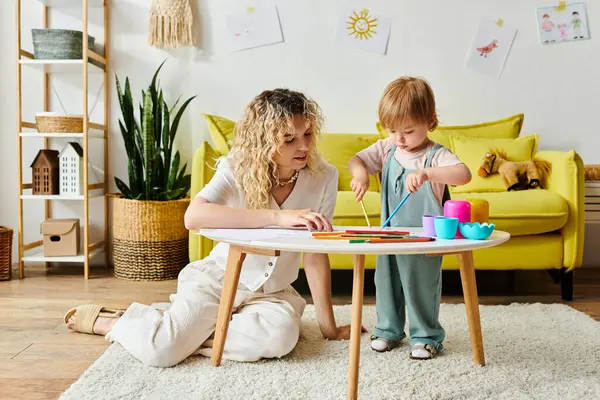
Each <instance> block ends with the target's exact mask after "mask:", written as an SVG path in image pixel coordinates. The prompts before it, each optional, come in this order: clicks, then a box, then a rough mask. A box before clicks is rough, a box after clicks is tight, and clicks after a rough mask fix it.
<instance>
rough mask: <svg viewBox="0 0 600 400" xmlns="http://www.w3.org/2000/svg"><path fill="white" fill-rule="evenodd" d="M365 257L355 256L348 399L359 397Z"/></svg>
mask: <svg viewBox="0 0 600 400" xmlns="http://www.w3.org/2000/svg"><path fill="white" fill-rule="evenodd" d="M364 281H365V256H364V255H362V254H360V255H355V256H354V278H353V284H352V322H351V327H350V362H349V365H348V399H356V398H357V397H358V367H359V363H360V335H361V327H362V307H363V289H364V283H365V282H364Z"/></svg>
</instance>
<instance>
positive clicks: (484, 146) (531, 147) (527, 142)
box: [450, 134, 538, 193]
mask: <svg viewBox="0 0 600 400" xmlns="http://www.w3.org/2000/svg"><path fill="white" fill-rule="evenodd" d="M537 145H538V135H536V134H531V135H527V136H521V137H519V138H516V139H488V138H485V139H482V138H474V137H466V136H457V135H451V136H450V146H451V147H450V150H452V152H453V153H454V154H456V156H457V157H458V158H459V159H460V160H461V161H462V162H464V163H465V164H466V165H467V167H469V170H470V171H471V182H469V183H467V184H466V185H461V186H456V187H451V188H450V192H452V193H470V192H505V191H506V186H505V185H504V183H503V181H502V177H501V176H500V174H498V173H496V174H493V175H490V176H486V177H485V178H482V177H481V176H479V175H478V174H477V171H478V169H479V167H480V166H481V163H482V161H483V158H484V156H485V154H486V153H487V152H489V151H491V150H502V151H504V152H505V153H506V157H507V158H508V159H509V160H511V161H529V160H531V159H533V156H534V155H535V153H536V151H537Z"/></svg>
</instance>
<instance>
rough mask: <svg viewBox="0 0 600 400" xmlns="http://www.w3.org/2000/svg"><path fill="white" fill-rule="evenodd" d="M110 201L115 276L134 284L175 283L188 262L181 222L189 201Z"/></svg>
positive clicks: (183, 228)
mask: <svg viewBox="0 0 600 400" xmlns="http://www.w3.org/2000/svg"><path fill="white" fill-rule="evenodd" d="M108 196H109V197H110V198H112V199H113V213H112V229H113V257H114V267H115V270H114V274H115V276H116V277H117V278H122V279H128V280H137V281H159V280H167V279H175V278H177V276H178V275H179V271H181V269H182V268H183V267H185V265H186V264H187V263H188V262H189V255H188V231H187V229H186V228H185V225H184V222H183V219H184V215H185V210H186V209H187V207H188V205H189V203H190V199H180V200H172V201H146V200H144V201H139V200H130V199H125V198H123V197H122V196H121V195H120V194H109V195H108Z"/></svg>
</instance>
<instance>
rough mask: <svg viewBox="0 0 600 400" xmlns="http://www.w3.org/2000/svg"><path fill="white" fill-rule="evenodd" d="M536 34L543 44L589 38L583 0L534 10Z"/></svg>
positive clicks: (578, 40)
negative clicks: (562, 5)
mask: <svg viewBox="0 0 600 400" xmlns="http://www.w3.org/2000/svg"><path fill="white" fill-rule="evenodd" d="M536 16H537V24H538V34H539V38H540V42H541V43H542V44H543V45H548V44H556V43H565V42H580V41H582V40H586V39H589V38H590V29H589V24H588V16H587V10H586V7H585V3H584V2H579V3H567V4H566V6H565V8H561V7H557V6H556V5H553V6H548V7H539V8H538V9H537V10H536Z"/></svg>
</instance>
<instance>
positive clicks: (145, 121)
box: [142, 94, 154, 199]
mask: <svg viewBox="0 0 600 400" xmlns="http://www.w3.org/2000/svg"><path fill="white" fill-rule="evenodd" d="M142 141H143V143H144V172H145V177H146V182H145V195H146V199H150V197H151V195H152V188H153V187H154V182H153V180H152V178H153V173H152V172H153V171H152V164H153V161H154V154H153V153H154V116H153V115H152V97H151V96H150V94H148V95H146V97H145V98H144V114H143V116H142Z"/></svg>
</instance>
